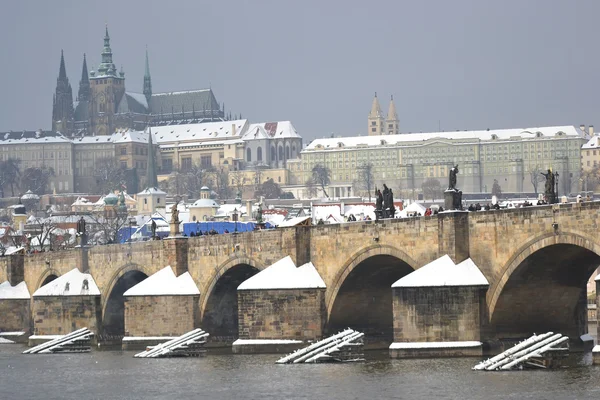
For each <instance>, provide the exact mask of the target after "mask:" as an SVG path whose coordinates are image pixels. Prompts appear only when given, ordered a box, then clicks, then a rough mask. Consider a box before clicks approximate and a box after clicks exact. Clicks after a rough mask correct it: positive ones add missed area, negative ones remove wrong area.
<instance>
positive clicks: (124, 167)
mask: <svg viewBox="0 0 600 400" xmlns="http://www.w3.org/2000/svg"><path fill="white" fill-rule="evenodd" d="M121 169H127V161H121Z"/></svg>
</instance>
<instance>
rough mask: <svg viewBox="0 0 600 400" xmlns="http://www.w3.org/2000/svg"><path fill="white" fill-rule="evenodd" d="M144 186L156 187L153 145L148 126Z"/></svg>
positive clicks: (150, 130)
mask: <svg viewBox="0 0 600 400" xmlns="http://www.w3.org/2000/svg"><path fill="white" fill-rule="evenodd" d="M146 164H147V169H146V187H147V188H158V178H157V177H156V163H155V160H154V145H153V144H152V129H151V128H150V127H148V161H147V162H146Z"/></svg>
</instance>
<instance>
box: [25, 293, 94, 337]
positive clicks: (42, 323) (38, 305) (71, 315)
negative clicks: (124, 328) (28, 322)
mask: <svg viewBox="0 0 600 400" xmlns="http://www.w3.org/2000/svg"><path fill="white" fill-rule="evenodd" d="M101 315H102V309H101V308H100V297H99V296H62V297H35V298H34V299H33V319H34V321H33V333H34V334H36V335H65V334H67V333H70V332H73V331H74V330H77V329H80V328H86V327H87V328H88V329H89V330H91V331H92V332H94V333H99V327H100V326H101V325H100V320H101Z"/></svg>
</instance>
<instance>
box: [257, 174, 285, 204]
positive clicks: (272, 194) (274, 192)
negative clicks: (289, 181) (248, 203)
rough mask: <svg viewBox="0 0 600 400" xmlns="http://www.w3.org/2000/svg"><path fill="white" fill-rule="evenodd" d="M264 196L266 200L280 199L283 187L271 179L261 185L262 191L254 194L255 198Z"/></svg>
mask: <svg viewBox="0 0 600 400" xmlns="http://www.w3.org/2000/svg"><path fill="white" fill-rule="evenodd" d="M261 196H263V197H264V198H265V199H278V198H280V197H281V187H280V186H279V185H278V184H277V183H275V181H273V179H272V178H271V179H269V180H267V181H265V182H263V183H262V184H261V185H260V189H259V190H258V191H256V192H255V193H254V197H256V198H259V197H261Z"/></svg>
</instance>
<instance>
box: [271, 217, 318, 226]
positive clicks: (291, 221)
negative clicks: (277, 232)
mask: <svg viewBox="0 0 600 400" xmlns="http://www.w3.org/2000/svg"><path fill="white" fill-rule="evenodd" d="M307 219H310V217H295V218H290V219H288V220H287V221H283V222H282V223H280V224H279V225H278V226H279V227H280V228H286V227H290V226H296V225H299V224H301V223H303V222H305V221H306V220H307Z"/></svg>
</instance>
